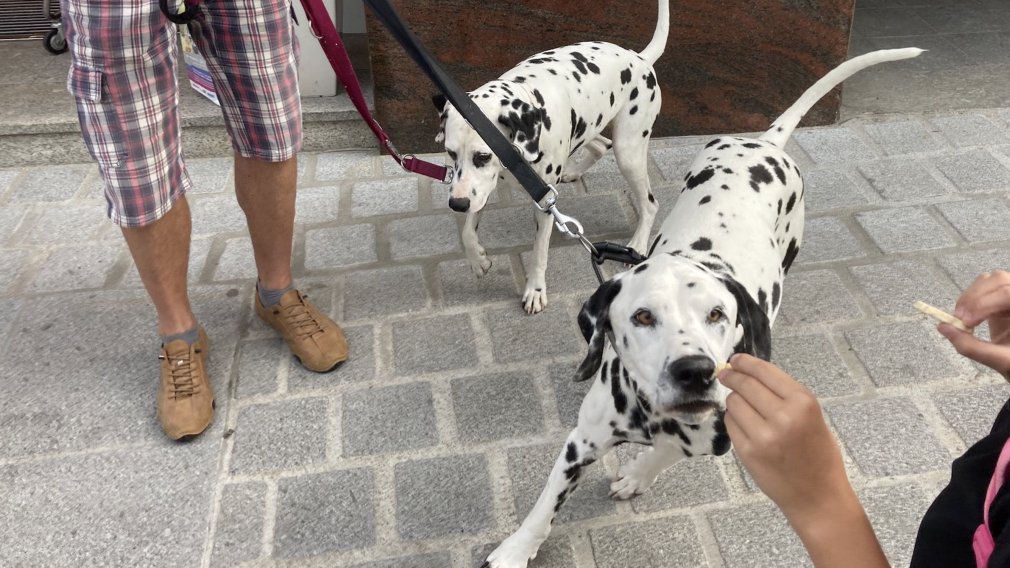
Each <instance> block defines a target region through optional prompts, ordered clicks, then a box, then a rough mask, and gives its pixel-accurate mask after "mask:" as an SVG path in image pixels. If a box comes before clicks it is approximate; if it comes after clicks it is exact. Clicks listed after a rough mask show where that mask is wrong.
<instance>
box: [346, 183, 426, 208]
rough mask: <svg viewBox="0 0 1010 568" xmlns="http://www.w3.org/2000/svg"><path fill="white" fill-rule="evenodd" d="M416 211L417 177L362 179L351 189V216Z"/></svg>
mask: <svg viewBox="0 0 1010 568" xmlns="http://www.w3.org/2000/svg"><path fill="white" fill-rule="evenodd" d="M412 211H417V178H415V177H413V176H411V177H402V178H395V179H384V180H379V181H363V182H358V183H356V184H354V187H353V188H352V189H351V216H352V217H372V216H374V215H391V214H395V213H410V212H412Z"/></svg>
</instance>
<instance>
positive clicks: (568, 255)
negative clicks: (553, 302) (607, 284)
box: [522, 245, 600, 301]
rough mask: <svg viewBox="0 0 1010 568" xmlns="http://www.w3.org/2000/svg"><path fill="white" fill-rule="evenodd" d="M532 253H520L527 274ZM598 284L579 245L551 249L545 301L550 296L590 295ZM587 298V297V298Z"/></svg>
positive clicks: (591, 266)
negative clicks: (574, 293) (575, 293)
mask: <svg viewBox="0 0 1010 568" xmlns="http://www.w3.org/2000/svg"><path fill="white" fill-rule="evenodd" d="M532 258H533V253H532V252H529V251H527V252H524V253H522V261H523V267H524V268H525V270H526V271H527V275H528V274H529V272H528V271H529V266H530V263H531V261H532ZM599 285H600V283H599V281H598V280H597V279H596V274H595V273H594V272H593V262H592V260H591V257H590V256H589V253H588V252H586V249H584V248H582V246H581V245H576V246H566V247H552V248H551V249H550V251H549V252H548V255H547V299H548V301H550V298H551V294H552V293H553V294H566V293H573V292H579V293H586V292H588V293H592V292H593V291H595V290H596V288H597V287H599ZM587 297H588V296H587Z"/></svg>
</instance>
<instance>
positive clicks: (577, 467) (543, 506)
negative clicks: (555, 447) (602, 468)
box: [481, 428, 611, 568]
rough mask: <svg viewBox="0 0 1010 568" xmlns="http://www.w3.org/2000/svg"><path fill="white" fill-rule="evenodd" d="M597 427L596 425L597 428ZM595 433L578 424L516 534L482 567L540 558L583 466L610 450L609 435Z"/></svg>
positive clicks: (521, 564) (516, 567)
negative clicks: (592, 435)
mask: <svg viewBox="0 0 1010 568" xmlns="http://www.w3.org/2000/svg"><path fill="white" fill-rule="evenodd" d="M594 430H595V429H594ZM602 433H603V432H602V431H600V432H598V433H597V437H596V438H593V437H591V433H590V432H587V431H585V430H583V429H580V428H576V429H575V430H572V433H571V434H569V435H568V439H567V440H566V441H565V445H564V447H563V448H562V449H561V454H560V455H559V456H558V459H557V461H555V462H554V468H553V469H552V470H551V474H550V476H549V477H548V478H547V485H546V486H545V487H544V490H543V492H541V493H540V498H539V499H537V502H536V504H535V505H533V509H532V510H531V511H530V513H529V514H528V515H526V519H525V520H523V523H522V525H520V526H519V530H517V531H516V532H515V533H514V534H513V535H512V536H510V537H508V538H506V539H505V540H504V541H502V543H501V544H500V545H498V548H496V549H495V550H494V552H492V553H491V554H490V555H488V557H487V560H486V561H484V564H483V565H482V567H481V568H525V567H526V565H527V563H528V562H529V561H530V560H532V559H534V558H536V556H537V550H539V549H540V545H541V544H543V542H544V541H545V540H547V537H548V536H549V535H550V532H551V522H552V521H553V520H554V515H555V514H556V513H557V511H558V509H559V508H561V505H562V504H563V503H564V502H565V499H567V498H568V496H569V495H571V494H572V492H573V491H575V489H576V488H577V487H578V485H579V477H580V476H581V475H582V468H584V467H586V466H588V465H589V464H591V463H593V462H594V461H596V460H597V459H598V458H600V457H603V455H605V454H606V453H607V452H608V451H609V450H610V447H611V446H610V444H611V442H610V440H609V436H606V435H602V436H601V435H599V434H602Z"/></svg>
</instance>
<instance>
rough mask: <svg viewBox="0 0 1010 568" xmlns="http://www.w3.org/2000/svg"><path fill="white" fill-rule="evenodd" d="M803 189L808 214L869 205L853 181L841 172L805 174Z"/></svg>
mask: <svg viewBox="0 0 1010 568" xmlns="http://www.w3.org/2000/svg"><path fill="white" fill-rule="evenodd" d="M803 189H804V194H803V200H804V202H805V203H806V207H807V212H808V213H819V212H821V211H828V210H831V209H838V208H842V207H852V206H854V205H865V204H866V203H868V201H867V200H866V196H865V195H863V194H862V193H860V192H859V190H858V189H857V188H856V185H855V184H854V183H852V180H850V179H849V178H848V177H847V176H846V175H845V174H844V173H843V172H841V171H839V170H817V171H812V172H804V173H803Z"/></svg>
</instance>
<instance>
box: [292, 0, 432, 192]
mask: <svg viewBox="0 0 1010 568" xmlns="http://www.w3.org/2000/svg"><path fill="white" fill-rule="evenodd" d="M302 6H303V7H304V8H305V15H306V16H307V17H308V20H309V27H310V31H311V32H312V35H314V36H315V37H316V39H318V40H319V45H321V46H322V48H323V52H324V53H325V54H326V58H327V59H329V60H330V65H331V66H332V67H333V70H334V71H336V72H337V77H338V78H339V79H340V84H341V85H343V86H344V90H346V91H347V95H348V96H349V97H350V98H351V103H353V104H354V108H356V109H357V110H358V114H360V115H361V118H362V119H364V121H365V123H366V124H368V127H369V128H371V129H372V133H373V134H375V137H376V138H377V139H378V140H379V144H380V145H382V147H383V148H385V149H386V151H387V152H389V154H390V156H392V157H393V159H394V160H396V163H398V164H400V165H401V166H403V168H404V169H406V170H407V171H410V172H413V173H417V174H421V175H423V176H427V177H430V178H434V179H437V180H439V181H446V175H447V174H448V172H449V171H451V170H449V168H447V167H445V166H443V165H439V164H434V163H431V162H426V161H424V160H422V159H420V158H416V157H414V156H404V157H400V154H399V153H398V152H397V151H396V148H395V147H394V146H393V143H392V141H391V140H390V139H389V135H388V134H386V132H385V131H383V130H382V127H381V126H379V123H378V122H376V121H375V118H373V117H372V113H371V112H369V111H368V103H367V102H366V101H365V95H364V94H363V93H362V92H361V85H360V84H359V83H358V76H357V75H355V73H354V67H353V66H352V65H351V60H350V58H349V57H348V56H347V51H346V50H345V49H344V44H343V42H341V40H340V34H338V33H337V29H336V28H335V27H333V20H331V19H330V15H329V13H328V12H327V11H326V7H325V6H323V3H322V0H302Z"/></svg>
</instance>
